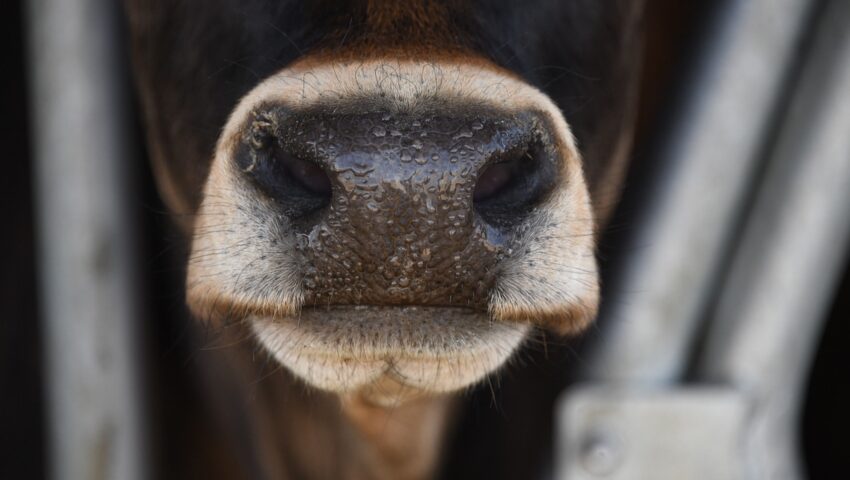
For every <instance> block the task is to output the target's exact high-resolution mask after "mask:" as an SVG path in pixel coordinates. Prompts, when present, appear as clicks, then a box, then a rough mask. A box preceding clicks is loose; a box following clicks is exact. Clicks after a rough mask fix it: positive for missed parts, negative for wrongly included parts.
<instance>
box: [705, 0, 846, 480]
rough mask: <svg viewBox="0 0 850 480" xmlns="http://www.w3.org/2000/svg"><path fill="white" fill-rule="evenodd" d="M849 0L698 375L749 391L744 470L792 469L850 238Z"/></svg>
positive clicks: (794, 109) (776, 473)
mask: <svg viewBox="0 0 850 480" xmlns="http://www.w3.org/2000/svg"><path fill="white" fill-rule="evenodd" d="M848 25H850V2H847V1H846V0H832V1H830V2H829V3H828V5H827V7H826V9H825V11H824V12H823V14H822V15H821V17H820V21H819V24H818V26H817V30H816V31H817V36H816V37H815V39H814V43H813V46H812V50H811V51H810V52H808V54H807V57H806V58H807V61H806V65H805V66H804V69H803V76H802V77H801V80H800V86H799V88H798V90H797V91H796V92H795V95H794V97H793V99H792V103H791V109H790V111H789V115H788V116H787V117H786V120H785V121H784V123H783V125H782V127H781V130H780V136H779V141H778V144H777V147H776V151H775V155H774V156H773V158H772V159H771V162H770V163H769V165H768V168H767V170H766V172H765V177H764V184H763V186H762V188H761V189H760V190H759V194H758V197H757V199H756V203H755V205H754V209H753V210H752V212H751V216H750V220H749V222H748V223H747V225H746V228H745V230H744V232H743V240H742V242H741V243H740V248H738V250H737V251H736V252H735V255H734V257H733V263H732V268H731V269H730V271H729V274H728V275H727V277H726V279H725V282H724V285H723V290H722V292H721V296H720V299H719V303H718V307H717V310H716V315H715V317H714V318H712V319H711V323H710V325H711V326H712V327H711V331H710V332H709V336H708V342H707V345H706V349H705V351H704V356H703V357H702V362H701V365H700V370H699V372H700V373H701V378H703V379H706V380H710V381H716V382H722V383H724V384H727V385H730V386H732V387H735V388H737V389H739V390H740V391H742V392H744V393H745V394H747V395H748V396H749V397H751V398H752V400H753V404H754V409H753V411H752V414H751V418H750V419H749V422H750V428H749V429H748V431H747V432H748V435H747V437H746V439H745V442H744V445H745V447H746V448H747V457H748V458H749V459H750V460H751V465H750V467H751V469H752V471H753V477H752V478H775V479H781V478H801V477H802V476H803V475H802V468H801V466H800V465H799V461H798V459H799V452H798V448H797V443H796V440H797V438H799V432H798V431H797V426H798V423H799V422H798V420H799V419H798V415H799V414H800V410H801V403H802V400H803V395H804V393H805V387H806V379H807V377H808V374H809V370H810V366H811V360H812V357H813V355H814V352H815V349H816V348H817V342H818V339H819V337H820V333H821V331H822V323H823V321H824V320H825V317H826V313H827V312H828V309H829V306H830V302H831V301H832V296H833V292H834V291H835V288H836V287H837V282H838V281H839V280H840V278H839V277H840V275H841V273H842V267H843V265H844V261H843V258H844V256H845V255H846V252H847V249H848V246H850V28H848Z"/></svg>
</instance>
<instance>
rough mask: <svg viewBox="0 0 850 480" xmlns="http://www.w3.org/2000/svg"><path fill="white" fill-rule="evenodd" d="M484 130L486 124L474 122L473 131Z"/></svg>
mask: <svg viewBox="0 0 850 480" xmlns="http://www.w3.org/2000/svg"><path fill="white" fill-rule="evenodd" d="M482 128H484V124H482V123H481V122H479V121H475V122H472V129H473V130H481V129H482Z"/></svg>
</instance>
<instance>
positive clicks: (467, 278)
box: [236, 109, 558, 308]
mask: <svg viewBox="0 0 850 480" xmlns="http://www.w3.org/2000/svg"><path fill="white" fill-rule="evenodd" d="M247 130H248V133H246V136H245V142H244V146H243V148H241V151H240V153H239V155H237V158H236V162H237V165H238V166H239V168H240V169H241V170H242V171H243V172H244V173H245V174H246V175H247V176H248V177H249V178H250V179H251V180H252V182H253V183H254V184H255V185H257V186H258V188H259V190H261V191H262V192H263V194H265V195H267V196H269V197H272V198H273V199H274V201H275V202H277V204H278V205H279V207H280V211H281V212H282V214H283V215H285V216H286V217H287V218H288V220H289V222H290V224H291V226H292V229H293V230H294V231H295V238H296V247H297V249H298V251H299V252H300V254H301V256H302V261H303V262H304V265H303V269H302V271H303V272H304V273H303V278H302V285H303V289H304V293H305V305H348V304H354V305H358V304H371V305H442V306H467V307H474V308H485V307H486V304H487V297H488V292H489V290H490V288H491V287H492V286H493V283H494V280H495V278H496V276H497V275H498V270H499V268H498V267H499V264H500V262H501V261H502V260H504V259H505V258H506V257H508V256H510V255H511V253H512V249H511V245H512V240H513V239H514V238H515V237H516V236H517V235H519V234H520V232H519V231H518V229H519V226H520V225H521V223H522V220H523V218H525V216H526V215H527V213H528V212H530V211H531V210H533V208H534V206H535V205H536V203H537V202H539V201H540V199H541V198H542V197H544V196H545V194H546V193H547V192H548V191H550V190H551V189H552V187H553V185H554V184H555V181H556V178H557V172H558V168H557V161H556V160H555V154H554V152H553V151H552V148H551V146H550V143H551V142H548V138H547V135H546V131H545V129H544V128H542V127H541V123H540V121H539V119H538V118H537V117H536V116H535V115H533V114H520V115H499V114H494V113H492V112H484V113H464V114H451V115H446V114H435V113H425V114H417V115H409V114H391V113H382V112H375V113H366V114H353V113H352V114H333V113H325V112H321V111H319V112H306V113H305V112H300V113H291V112H286V111H285V110H283V109H268V110H266V111H264V112H261V113H260V114H257V115H256V116H255V118H254V120H253V123H252V124H251V126H250V128H249V129H247Z"/></svg>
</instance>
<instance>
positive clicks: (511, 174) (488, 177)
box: [472, 160, 519, 202]
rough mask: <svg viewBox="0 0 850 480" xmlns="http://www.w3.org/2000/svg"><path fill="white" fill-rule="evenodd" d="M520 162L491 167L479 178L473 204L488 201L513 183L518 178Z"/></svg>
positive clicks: (513, 161) (497, 164) (503, 163)
mask: <svg viewBox="0 0 850 480" xmlns="http://www.w3.org/2000/svg"><path fill="white" fill-rule="evenodd" d="M518 163H519V161H518V160H511V161H508V162H501V163H496V164H493V165H489V166H488V167H487V168H485V169H484V172H482V173H481V175H480V176H479V177H478V183H476V184H475V191H474V192H473V194H472V201H473V202H482V201H485V200H488V199H490V198H492V197H494V196H495V195H497V194H498V193H500V192H501V191H502V190H504V189H505V188H507V186H508V185H509V184H510V183H511V181H512V180H513V179H514V178H516V174H517V166H518Z"/></svg>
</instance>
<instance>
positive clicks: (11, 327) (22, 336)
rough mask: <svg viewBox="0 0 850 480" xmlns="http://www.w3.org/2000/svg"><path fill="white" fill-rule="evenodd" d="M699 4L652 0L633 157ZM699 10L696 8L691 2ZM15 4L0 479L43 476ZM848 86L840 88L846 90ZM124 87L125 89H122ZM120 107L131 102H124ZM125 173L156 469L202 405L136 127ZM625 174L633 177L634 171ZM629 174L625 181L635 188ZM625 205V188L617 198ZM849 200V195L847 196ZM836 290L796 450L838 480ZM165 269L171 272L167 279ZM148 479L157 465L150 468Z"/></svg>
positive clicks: (847, 288)
mask: <svg viewBox="0 0 850 480" xmlns="http://www.w3.org/2000/svg"><path fill="white" fill-rule="evenodd" d="M699 3H700V2H694V3H689V2H676V1H674V0H657V1H655V2H651V10H650V12H649V25H650V27H651V28H650V36H649V48H648V54H647V59H646V69H645V72H646V75H645V76H646V83H645V86H644V101H643V108H642V110H641V122H640V127H641V128H640V130H639V132H638V139H639V142H638V145H637V148H636V152H637V155H636V158H637V159H638V162H639V161H640V159H641V155H640V152H641V151H642V149H645V148H647V147H646V145H647V144H649V143H650V142H651V140H652V126H653V125H654V124H655V123H656V122H657V121H658V117H659V116H662V115H663V112H664V101H665V99H666V98H669V95H667V94H668V92H669V91H670V90H672V89H675V85H676V81H677V79H678V78H679V76H680V75H681V70H682V69H683V68H684V67H683V65H686V63H687V59H688V51H689V50H688V48H689V46H691V45H692V43H693V40H694V36H695V35H696V34H697V33H698V32H699V26H700V15H701V12H702V7H700V6H699ZM703 3H704V2H703ZM22 7H23V1H22V0H10V1H8V2H6V3H5V4H4V8H5V12H4V15H3V16H2V20H0V22H2V27H3V28H2V38H3V41H2V44H0V49H2V55H1V56H0V58H2V61H3V69H2V75H0V82H2V88H0V95H2V116H0V144H2V145H3V154H4V161H3V167H4V170H3V172H2V173H0V209H2V215H0V218H2V220H3V222H4V223H5V227H4V228H2V231H4V232H6V233H5V234H4V235H0V256H2V265H3V267H2V284H0V436H2V444H0V445H2V447H3V448H2V449H0V452H2V453H0V478H3V479H13V478H33V479H36V478H44V477H45V476H46V474H47V471H48V469H47V461H48V459H47V453H46V445H47V439H48V432H47V431H46V421H45V389H44V387H43V379H44V375H43V371H42V363H43V362H42V355H43V351H42V348H41V340H40V334H41V328H40V317H39V313H40V311H39V298H38V278H37V274H36V268H37V261H38V258H37V256H36V236H37V232H36V231H35V229H34V218H33V215H34V208H33V207H34V197H33V178H32V174H33V172H32V164H31V161H30V160H31V157H30V135H29V134H30V132H29V127H30V125H29V116H28V105H27V104H28V88H27V87H28V78H27V65H26V45H25V32H24V30H23V25H24V22H23V12H22ZM848 88H850V86H848ZM128 90H129V89H128ZM128 102H130V103H131V104H132V103H133V102H134V100H133V99H132V98H129V99H128ZM136 133H137V134H136V150H137V151H138V155H137V156H136V159H137V165H135V166H134V167H133V168H134V169H135V172H136V176H137V178H138V187H137V190H136V193H135V197H136V198H135V199H134V201H133V205H134V208H135V211H136V214H137V217H138V224H139V227H140V228H139V232H140V233H141V234H142V243H141V247H142V249H143V252H142V255H141V258H143V259H144V260H143V264H142V265H141V267H142V272H143V275H144V278H143V279H142V284H143V285H144V287H145V289H146V291H145V299H146V301H145V305H146V309H147V313H146V315H147V316H149V318H147V319H146V321H145V323H144V329H145V331H144V336H145V338H144V339H143V341H142V344H143V345H144V348H145V352H144V357H145V359H146V362H147V364H146V380H145V383H146V385H145V387H146V389H145V392H146V395H148V396H149V399H148V409H149V418H150V419H151V423H152V425H151V435H152V437H153V438H152V444H153V446H154V451H153V452H152V453H153V459H154V461H156V462H158V463H160V464H168V458H169V456H171V455H183V454H192V450H191V449H192V445H189V444H187V442H184V441H183V439H182V438H181V432H180V431H174V429H173V428H169V425H175V424H177V422H170V421H169V419H174V418H177V417H181V416H186V415H191V411H192V410H194V409H198V408H201V407H198V406H199V405H202V404H203V402H201V401H200V400H201V399H197V398H194V397H193V396H192V395H193V394H192V393H191V392H192V391H193V389H192V388H188V387H187V383H191V380H190V379H191V378H192V376H193V372H192V368H193V367H192V366H191V362H189V361H188V359H189V358H190V357H191V355H192V354H193V352H192V351H191V348H192V347H191V345H192V343H191V342H189V341H188V340H187V339H186V338H185V337H186V330H187V329H186V323H185V322H187V318H188V317H187V315H186V311H185V308H184V306H183V299H182V285H181V283H180V282H179V281H178V280H175V279H179V278H181V275H180V274H179V272H175V270H176V269H177V270H179V269H180V268H181V267H180V262H179V259H180V258H181V256H182V255H183V252H182V251H181V249H182V248H183V247H182V243H181V240H180V237H179V235H178V234H177V232H176V231H175V229H174V228H173V226H172V224H171V222H170V220H169V218H168V217H167V215H166V214H165V208H164V207H163V206H162V204H161V202H160V201H159V200H158V197H157V195H156V192H155V190H154V186H153V182H152V178H151V175H150V173H149V169H148V167H147V164H146V159H145V151H144V146H143V144H142V142H141V141H139V140H140V139H141V138H143V137H142V133H141V129H140V127H139V125H138V124H137V125H136ZM639 171H640V169H639V168H635V172H639ZM635 172H633V173H632V174H631V176H630V180H629V183H628V185H630V186H631V185H634V184H637V183H639V181H640V175H639V173H635ZM625 198H626V199H627V200H628V198H629V192H628V191H627V193H626V197H625ZM848 199H850V192H848ZM616 225H617V230H618V231H620V232H622V231H623V230H627V229H628V214H627V212H626V213H621V214H620V215H619V216H618V219H617V223H616ZM616 235H617V233H616V231H615V232H614V233H613V234H612V238H610V239H603V252H602V253H603V259H604V256H605V249H606V248H608V249H610V248H615V246H616V244H617V242H616V239H615V238H613V237H616ZM844 271H845V274H844V278H843V281H842V282H841V286H840V288H839V289H838V290H837V291H836V292H835V293H834V302H833V306H832V309H831V311H830V313H829V319H828V321H827V323H826V329H825V330H824V332H823V334H822V340H821V342H820V347H819V350H818V354H817V358H816V360H815V362H814V366H813V368H812V371H811V376H810V383H809V387H808V392H807V400H806V405H805V411H804V414H803V415H802V417H801V418H802V425H801V427H802V428H801V433H802V446H803V450H804V453H805V460H806V464H807V467H808V472H809V475H810V477H811V478H816V479H830V478H846V476H847V475H848V472H850V456H848V455H847V454H846V453H845V449H846V445H847V438H848V436H850V408H848V405H850V347H848V342H850V269H848V268H847V267H845V268H844ZM175 273H177V274H175ZM152 471H153V472H157V471H158V470H157V469H156V468H154V469H153V470H152Z"/></svg>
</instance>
